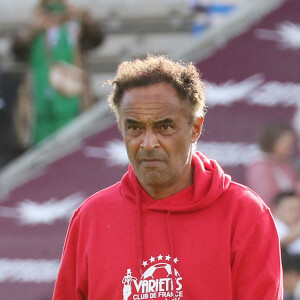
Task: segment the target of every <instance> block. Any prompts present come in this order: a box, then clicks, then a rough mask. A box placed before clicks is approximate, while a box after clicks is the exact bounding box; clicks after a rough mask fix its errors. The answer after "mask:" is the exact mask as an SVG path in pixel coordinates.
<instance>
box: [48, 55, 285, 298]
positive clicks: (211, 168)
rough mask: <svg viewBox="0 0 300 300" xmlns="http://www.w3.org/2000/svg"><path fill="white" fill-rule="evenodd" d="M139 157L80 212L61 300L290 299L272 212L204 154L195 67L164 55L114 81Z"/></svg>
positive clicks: (124, 70) (126, 66)
mask: <svg viewBox="0 0 300 300" xmlns="http://www.w3.org/2000/svg"><path fill="white" fill-rule="evenodd" d="M112 84H113V86H114V90H113V92H112V94H111V95H110V98H109V100H110V104H111V106H112V107H113V109H114V111H115V112H116V116H117V120H118V124H119V128H120V131H121V133H122V135H123V138H124V141H125V144H126V149H127V153H128V157H129V160H130V166H129V170H128V172H127V173H126V174H125V175H124V177H123V178H122V180H121V181H120V182H119V183H117V184H115V185H113V186H111V187H109V188H108V189H105V190H102V191H100V192H98V193H96V194H95V195H93V196H92V197H90V198H89V199H87V200H86V201H85V202H84V203H83V204H82V205H81V207H80V208H79V209H78V210H77V211H76V212H75V214H74V216H73V218H72V221H71V223H70V227H69V230H68V234H67V239H66V242H65V246H64V251H63V257H62V264H61V268H60V271H59V275H58V279H57V282H56V288H55V292H54V298H53V299H54V300H60V299H76V300H79V299H80V300H82V299H89V300H96V299H103V300H104V299H105V300H106V299H110V300H112V299H116V300H117V299H122V289H123V286H122V284H121V282H122V278H123V276H124V273H126V270H128V269H131V272H132V275H133V276H135V277H136V278H137V280H134V281H133V282H132V290H131V295H130V297H129V298H128V299H159V300H161V299H163V300H171V299H179V300H180V299H187V300H199V299H210V300H215V299H222V300H229V299H242V300H255V299H257V300H262V299H270V300H274V299H277V300H282V299H283V298H282V297H283V296H282V281H281V275H282V274H281V267H280V250H279V242H278V236H277V233H276V229H275V226H274V222H273V219H272V216H271V214H270V211H269V209H268V208H267V207H266V206H265V204H264V203H263V201H262V200H261V199H260V198H259V197H258V196H257V195H256V194H254V193H253V192H252V191H250V190H249V189H248V188H246V187H244V186H241V185H239V184H236V183H234V182H232V181H231V179H230V177H229V176H228V175H226V174H224V172H223V171H222V169H221V167H220V166H219V165H218V163H217V162H216V161H214V160H209V159H208V158H206V157H205V156H204V155H202V154H201V153H199V152H195V144H196V142H197V140H198V138H199V136H200V133H201V129H202V124H203V118H204V114H205V97H204V84H203V82H202V81H201V80H200V78H199V74H198V73H197V71H196V68H195V67H194V66H193V65H192V64H188V65H185V64H183V63H175V62H172V61H170V60H168V59H167V58H164V57H161V56H151V55H150V56H148V57H147V58H146V59H145V60H135V61H134V62H124V63H123V64H121V65H120V66H119V68H118V71H117V75H116V77H115V79H114V81H113V82H112Z"/></svg>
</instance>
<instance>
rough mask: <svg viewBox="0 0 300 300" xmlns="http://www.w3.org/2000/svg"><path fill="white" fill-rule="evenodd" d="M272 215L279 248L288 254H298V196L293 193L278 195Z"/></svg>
mask: <svg viewBox="0 0 300 300" xmlns="http://www.w3.org/2000/svg"><path fill="white" fill-rule="evenodd" d="M273 215H274V220H275V225H276V228H277V231H278V235H279V238H280V242H281V246H282V247H283V248H284V249H285V250H286V251H287V252H288V253H289V254H300V196H298V195H296V193H295V192H294V191H289V192H282V193H280V194H278V195H277V196H276V197H275V200H274V206H273Z"/></svg>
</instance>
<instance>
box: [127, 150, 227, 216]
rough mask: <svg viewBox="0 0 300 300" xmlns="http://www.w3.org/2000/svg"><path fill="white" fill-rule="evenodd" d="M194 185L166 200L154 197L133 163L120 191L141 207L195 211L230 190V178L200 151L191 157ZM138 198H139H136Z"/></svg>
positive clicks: (173, 210)
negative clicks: (136, 173) (146, 189)
mask: <svg viewBox="0 0 300 300" xmlns="http://www.w3.org/2000/svg"><path fill="white" fill-rule="evenodd" d="M192 166H193V170H194V184H193V185H192V186H189V187H187V188H185V189H183V190H182V191H180V192H178V193H176V194H173V195H171V196H169V197H166V198H164V199H160V200H155V199H153V198H152V197H151V196H150V195H148V194H147V193H146V191H145V190H144V189H143V188H142V186H141V185H140V183H139V182H138V179H137V177H136V176H135V174H134V172H133V169H132V167H131V166H129V168H128V172H127V173H126V174H125V175H124V176H123V178H122V180H121V193H122V195H123V198H124V199H125V200H126V201H130V202H131V203H132V204H135V203H136V201H140V205H141V208H142V209H151V210H157V211H168V212H178V213H180V212H193V211H197V210H200V209H204V208H206V207H208V206H210V205H211V204H212V203H214V202H215V201H216V200H217V199H218V198H219V196H220V195H221V194H223V193H224V191H226V190H227V188H228V186H229V184H230V181H231V178H230V176H229V175H227V174H225V173H224V171H223V170H222V168H221V167H220V165H219V164H218V163H217V162H216V161H215V160H210V159H208V158H207V157H206V156H204V155H203V154H202V153H200V152H195V153H194V154H193V157H192ZM137 197H138V198H139V199H136V198H137Z"/></svg>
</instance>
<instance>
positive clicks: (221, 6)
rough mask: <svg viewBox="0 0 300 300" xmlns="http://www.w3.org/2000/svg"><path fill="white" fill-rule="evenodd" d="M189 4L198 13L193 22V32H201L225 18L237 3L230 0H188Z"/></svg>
mask: <svg viewBox="0 0 300 300" xmlns="http://www.w3.org/2000/svg"><path fill="white" fill-rule="evenodd" d="M188 2H189V6H190V8H191V9H192V11H194V12H195V13H196V16H195V18H194V22H193V28H192V32H193V33H200V32H202V31H203V30H205V29H206V28H208V27H210V26H211V25H214V24H216V23H218V22H219V21H220V20H223V18H224V16H226V15H228V13H231V12H232V11H233V10H234V9H235V7H236V3H235V2H234V1H230V0H225V1H224V0H212V1H211V0H188Z"/></svg>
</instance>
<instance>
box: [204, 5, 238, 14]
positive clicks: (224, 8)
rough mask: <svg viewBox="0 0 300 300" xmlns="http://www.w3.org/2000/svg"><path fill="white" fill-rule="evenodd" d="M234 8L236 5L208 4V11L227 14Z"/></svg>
mask: <svg viewBox="0 0 300 300" xmlns="http://www.w3.org/2000/svg"><path fill="white" fill-rule="evenodd" d="M234 9H235V6H234V5H219V4H211V5H207V12H208V13H219V14H227V13H230V12H232V11H233V10H234Z"/></svg>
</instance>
